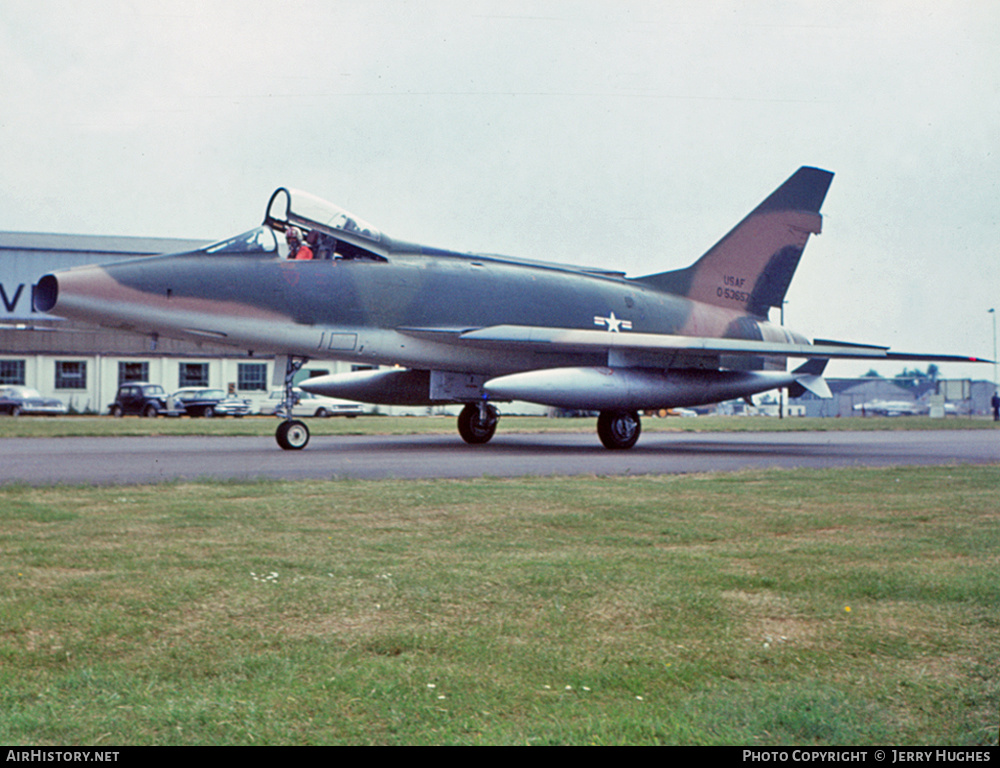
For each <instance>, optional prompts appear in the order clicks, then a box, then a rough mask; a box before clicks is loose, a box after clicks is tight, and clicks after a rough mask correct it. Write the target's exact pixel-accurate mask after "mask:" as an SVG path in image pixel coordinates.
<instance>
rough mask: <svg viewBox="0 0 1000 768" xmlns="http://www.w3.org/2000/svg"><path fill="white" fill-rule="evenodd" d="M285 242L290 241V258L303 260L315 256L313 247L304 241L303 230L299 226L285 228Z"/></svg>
mask: <svg viewBox="0 0 1000 768" xmlns="http://www.w3.org/2000/svg"><path fill="white" fill-rule="evenodd" d="M285 242H286V243H288V258H290V259H295V260H296V261H302V260H307V259H311V258H312V257H313V252H312V248H310V247H309V245H308V244H307V243H306V242H304V241H303V239H302V230H300V229H299V228H298V227H291V226H290V227H288V229H286V230H285Z"/></svg>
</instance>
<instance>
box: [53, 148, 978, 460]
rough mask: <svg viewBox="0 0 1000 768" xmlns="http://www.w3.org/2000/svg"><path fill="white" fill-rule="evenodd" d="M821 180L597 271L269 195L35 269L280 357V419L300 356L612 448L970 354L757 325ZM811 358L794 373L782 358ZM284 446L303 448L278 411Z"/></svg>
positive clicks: (464, 430)
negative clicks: (632, 262) (671, 250)
mask: <svg viewBox="0 0 1000 768" xmlns="http://www.w3.org/2000/svg"><path fill="white" fill-rule="evenodd" d="M832 178H833V174H832V173H830V172H829V171H824V170H820V169H818V168H809V167H803V168H800V169H799V170H798V171H796V172H795V173H794V174H793V175H792V176H791V177H790V178H789V179H788V180H787V181H785V182H784V183H783V184H782V185H781V186H780V187H778V189H777V190H775V191H774V192H773V193H772V194H771V195H770V196H768V197H767V198H766V199H765V200H764V201H763V202H762V203H761V204H760V205H758V206H757V207H756V208H754V209H753V210H752V211H751V212H750V213H749V214H748V215H747V216H746V217H745V218H744V219H743V220H742V221H740V222H739V223H738V224H737V225H736V226H735V227H734V228H733V229H732V230H731V231H730V232H729V233H728V234H727V235H725V237H723V238H722V239H721V240H719V242H718V243H716V244H715V245H714V246H712V247H711V248H710V249H709V250H708V251H707V252H706V253H705V254H704V255H703V256H702V257H701V258H699V259H698V260H697V261H696V262H694V263H693V264H692V265H691V266H689V267H687V268H685V269H678V270H674V271H669V272H657V273H654V274H649V275H644V276H640V277H626V276H625V274H624V273H622V272H616V271H612V270H607V269H600V268H587V267H575V266H568V265H565V264H555V263H547V262H542V261H528V260H524V259H517V258H510V257H506V256H498V255H487V254H469V253H457V252H453V251H448V250H442V249H439V248H430V247H427V246H422V245H417V244H414V243H409V242H404V241H402V240H398V239H395V238H391V237H389V236H387V235H386V234H385V233H383V232H380V231H379V230H378V229H376V228H375V227H373V226H371V225H370V224H368V223H366V222H365V221H363V220H362V219H360V218H357V217H356V216H353V215H351V214H349V213H348V212H346V211H344V210H343V209H341V208H339V207H337V206H335V205H333V204H331V203H328V202H325V201H323V200H320V199H319V198H317V197H314V196H312V195H309V194H306V193H302V192H298V191H294V190H290V189H285V188H281V189H278V190H277V191H276V192H275V193H274V194H273V195H272V196H271V198H270V200H269V202H268V205H267V209H266V212H265V217H264V222H263V224H262V225H261V226H260V227H258V228H256V229H253V230H251V231H249V232H246V233H244V234H242V235H238V236H237V237H233V238H231V239H228V240H224V241H221V242H218V243H215V244H213V245H209V246H207V247H204V248H201V249H199V250H196V251H192V252H189V253H180V254H171V255H163V256H154V257H144V258H139V259H134V260H130V261H125V262H118V263H115V264H111V265H104V266H89V267H80V268H76V269H70V270H66V271H62V272H56V273H54V274H50V275H46V276H44V277H43V278H42V279H41V280H40V281H39V283H38V287H37V291H36V293H35V303H36V308H37V309H38V310H40V311H42V312H51V313H53V314H56V315H59V316H63V317H67V318H73V319H77V320H81V321H85V322H89V323H96V324H100V325H104V326H108V327H112V328H117V329H125V330H129V331H134V332H137V333H143V334H151V335H162V336H166V337H176V338H184V339H196V340H212V341H215V342H219V343H224V344H229V345H233V346H234V347H239V348H242V349H246V350H252V351H254V352H257V353H266V354H275V355H277V356H279V357H281V358H284V363H285V398H286V404H287V405H288V406H289V407H286V408H284V409H283V410H284V413H285V414H291V407H290V405H291V403H292V399H293V393H292V387H293V384H295V383H296V382H295V381H294V379H295V374H296V373H297V372H298V370H299V369H300V368H301V366H302V364H303V363H304V362H305V361H306V360H308V359H309V358H322V359H337V360H343V361H348V362H351V363H354V364H356V365H358V366H359V367H364V368H365V369H364V370H355V371H353V372H350V373H340V374H334V375H326V376H317V377H313V378H309V379H306V380H305V381H302V382H299V383H298V386H301V388H302V389H303V390H305V391H307V392H312V393H315V394H320V395H328V396H331V397H339V398H347V399H352V400H361V401H364V402H369V403H377V404H386V405H434V404H445V403H449V404H460V405H464V407H463V408H462V410H461V414H460V415H459V417H458V431H459V433H460V434H461V436H462V438H463V439H464V440H465V441H466V442H467V443H470V444H481V443H486V442H488V441H489V440H490V439H491V438H492V437H493V435H494V433H495V431H496V428H497V421H498V418H499V411H498V409H497V405H496V404H497V403H503V402H509V401H513V400H521V401H528V402H532V403H539V404H543V405H549V406H556V407H562V408H571V409H579V410H588V411H598V412H599V414H600V415H599V417H598V419H597V432H598V435H599V436H600V439H601V442H602V443H603V444H604V445H605V446H606V447H607V448H611V449H624V448H631V447H632V446H633V445H635V442H636V440H637V439H638V437H639V432H640V428H641V427H640V417H639V412H640V411H643V410H650V409H654V410H659V409H663V408H674V407H688V406H694V405H700V404H706V403H714V402H719V401H723V400H728V399H731V398H740V397H742V398H749V397H750V396H751V395H753V394H755V393H759V392H764V391H766V390H770V389H775V388H787V389H788V390H789V392H790V394H792V395H795V394H801V393H803V392H805V391H806V390H809V391H811V392H813V393H815V394H816V395H818V396H821V397H829V396H830V390H829V388H828V387H827V385H826V382H825V381H824V380H823V378H822V374H823V370H824V367H825V365H826V362H827V361H828V360H829V359H831V358H853V359H883V360H885V359H888V360H934V361H961V362H969V361H976V360H977V358H971V357H960V356H956V355H936V354H905V353H897V352H891V351H889V349H888V348H887V347H879V346H871V345H861V344H852V343H845V342H836V341H827V340H819V339H816V340H813V341H810V340H809V339H806V338H805V337H803V336H802V335H800V334H798V333H795V332H793V331H791V330H788V329H786V328H785V327H783V326H781V325H774V324H772V323H770V322H769V321H768V313H769V310H770V309H771V308H772V307H779V306H781V304H782V302H783V301H784V298H785V293H786V291H787V290H788V286H789V283H790V282H791V279H792V276H793V275H794V273H795V269H796V267H797V266H798V263H799V259H800V258H801V256H802V251H803V249H804V248H805V246H806V242H807V241H808V240H809V236H810V235H816V234H819V233H820V230H821V223H822V217H821V215H820V207H821V206H822V203H823V200H824V198H825V197H826V193H827V190H828V188H829V186H830V182H831V180H832ZM790 357H791V358H800V359H803V360H805V362H804V363H803V364H801V365H799V366H798V367H796V368H795V369H794V370H792V371H790V372H789V371H787V367H788V365H787V359H788V358H790ZM276 438H277V442H278V444H279V445H280V446H281V447H282V448H285V449H300V448H303V447H305V445H306V444H307V443H308V441H309V429H308V427H307V426H306V424H305V423H303V422H301V421H298V420H295V419H293V418H291V416H290V415H289V416H286V418H285V420H284V421H283V422H282V423H281V424H280V426H279V427H278V429H277V433H276Z"/></svg>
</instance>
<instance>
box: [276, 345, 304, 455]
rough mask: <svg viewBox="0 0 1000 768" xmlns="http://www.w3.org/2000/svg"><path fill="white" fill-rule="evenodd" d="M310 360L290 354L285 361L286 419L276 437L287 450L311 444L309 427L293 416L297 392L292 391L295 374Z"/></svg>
mask: <svg viewBox="0 0 1000 768" xmlns="http://www.w3.org/2000/svg"><path fill="white" fill-rule="evenodd" d="M308 360H309V358H308V357H299V358H296V357H293V356H292V355H289V356H288V359H287V360H286V361H285V397H284V399H283V400H282V405H281V407H282V410H283V411H284V413H285V420H284V421H282V422H281V424H279V425H278V429H277V431H275V433H274V439H275V440H277V441H278V445H280V446H281V447H282V449H284V450H286V451H301V450H302V449H303V448H305V447H306V446H307V445H308V444H309V427H307V426H306V425H305V423H304V422H301V421H298V420H296V419H293V418H292V406H294V405H295V393H294V392H293V391H292V389H293V388H294V386H295V374H296V373H298V372H299V369H300V368H301V367H302V366H303V365H305V364H306V361H308Z"/></svg>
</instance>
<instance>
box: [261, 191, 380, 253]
mask: <svg viewBox="0 0 1000 768" xmlns="http://www.w3.org/2000/svg"><path fill="white" fill-rule="evenodd" d="M264 225H265V226H268V227H271V228H273V229H276V230H278V231H281V232H283V231H285V229H286V228H287V227H288V226H289V225H293V226H296V227H299V228H301V229H306V230H315V229H319V230H321V231H324V232H326V233H327V234H329V235H334V236H339V235H341V234H343V233H347V234H350V235H354V236H356V237H362V238H364V239H365V240H369V241H371V242H373V243H377V242H379V241H380V240H381V239H382V233H381V232H379V231H378V230H377V229H375V227H373V226H372V225H371V224H369V223H368V222H366V221H364V220H363V219H359V218H358V217H357V216H352V215H351V214H350V213H348V212H347V211H345V210H344V209H343V208H341V207H339V206H337V205H334V204H333V203H328V202H327V201H326V200H322V199H320V198H318V197H316V196H315V195H310V194H309V193H308V192H300V191H299V190H297V189H286V188H285V187H280V188H278V189H277V190H275V192H274V194H273V195H271V200H270V201H269V202H268V204H267V213H266V214H265V216H264Z"/></svg>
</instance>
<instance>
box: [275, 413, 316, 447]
mask: <svg viewBox="0 0 1000 768" xmlns="http://www.w3.org/2000/svg"><path fill="white" fill-rule="evenodd" d="M274 439H275V440H277V441H278V445H280V446H281V447H282V448H283V449H284V450H286V451H301V450H302V449H303V448H305V447H306V446H307V445H309V427H307V426H306V425H305V424H304V423H303V422H301V421H298V420H295V419H291V420H289V421H283V422H281V423H280V424H279V425H278V429H277V431H276V432H275V433H274Z"/></svg>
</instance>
